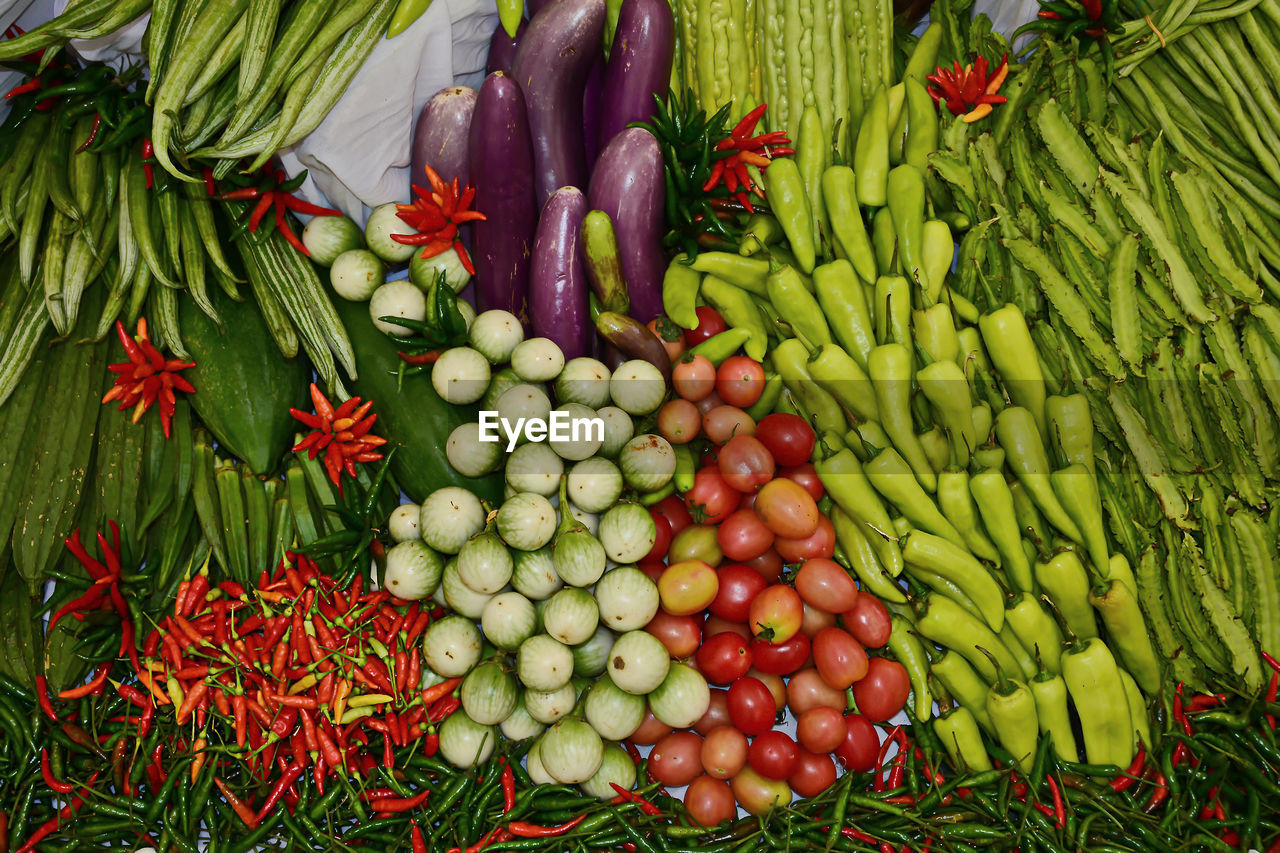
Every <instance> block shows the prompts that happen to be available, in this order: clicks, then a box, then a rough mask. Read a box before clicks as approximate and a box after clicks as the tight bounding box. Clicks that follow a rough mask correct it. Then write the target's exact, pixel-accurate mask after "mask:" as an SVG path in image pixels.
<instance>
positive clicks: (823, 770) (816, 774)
mask: <svg viewBox="0 0 1280 853" xmlns="http://www.w3.org/2000/svg"><path fill="white" fill-rule="evenodd" d="M799 753H800V754H799V757H798V758H797V760H796V769H795V770H793V771H791V775H790V776H788V777H787V784H788V785H790V786H791V789H792V790H793V791H795V792H796V793H797V794H799V795H800V796H802V797H816V796H818V795H819V794H821V793H822V792H823V791H825V790H827V789H828V788H830V787H831V786H832V785H834V784H835V783H836V763H835V762H834V761H832V760H831V756H830V755H826V754H820V753H816V752H810V751H809V750H807V749H804V748H801V749H800V750H799Z"/></svg>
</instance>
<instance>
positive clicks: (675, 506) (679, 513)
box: [649, 495, 693, 536]
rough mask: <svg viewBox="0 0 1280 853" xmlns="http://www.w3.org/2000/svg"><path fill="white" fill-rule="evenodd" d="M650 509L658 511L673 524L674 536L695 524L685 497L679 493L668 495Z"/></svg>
mask: <svg viewBox="0 0 1280 853" xmlns="http://www.w3.org/2000/svg"><path fill="white" fill-rule="evenodd" d="M649 511H650V512H654V513H657V514H658V515H661V516H662V517H663V518H665V519H666V520H667V523H668V524H670V525H671V535H672V536H675V535H676V534H677V533H679V532H680V531H681V530H684V529H685V528H686V527H688V526H689V525H690V524H693V519H692V518H691V517H690V516H689V509H688V507H686V506H685V505H684V499H683V498H681V497H680V496H679V495H667V496H666V497H665V498H663V499H662V500H660V501H658V502H657V503H656V504H654V505H653V506H651V507H649Z"/></svg>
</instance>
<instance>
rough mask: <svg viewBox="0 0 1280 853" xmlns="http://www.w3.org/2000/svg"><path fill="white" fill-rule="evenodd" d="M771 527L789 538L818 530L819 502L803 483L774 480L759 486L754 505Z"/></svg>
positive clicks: (811, 533) (799, 537)
mask: <svg viewBox="0 0 1280 853" xmlns="http://www.w3.org/2000/svg"><path fill="white" fill-rule="evenodd" d="M754 509H755V511H756V514H757V515H759V516H760V520H761V521H763V522H764V523H765V524H766V525H767V526H768V528H769V529H770V530H772V531H773V532H774V533H776V534H778V535H779V536H782V537H785V538H787V539H804V538H806V537H808V536H812V535H813V533H814V531H815V530H817V529H818V517H819V516H820V515H822V513H820V512H818V504H817V503H816V502H815V501H814V499H813V497H812V496H810V494H809V493H808V492H806V491H805V490H804V489H803V488H802V487H801V486H800V484H798V483H796V482H793V481H792V480H784V479H778V480H771V481H769V482H768V483H766V484H765V485H764V487H763V488H761V489H760V493H759V495H758V496H757V497H756V503H755V507H754Z"/></svg>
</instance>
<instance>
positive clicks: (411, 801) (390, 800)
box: [369, 789, 431, 814]
mask: <svg viewBox="0 0 1280 853" xmlns="http://www.w3.org/2000/svg"><path fill="white" fill-rule="evenodd" d="M430 794H431V790H430V789H428V790H426V791H423V792H422V793H420V794H417V795H415V796H412V797H379V798H377V799H376V800H373V801H372V802H371V803H369V808H371V809H373V810H374V811H377V812H391V813H393V814H394V813H397V812H408V811H413V810H414V809H416V808H417V807H418V806H420V805H422V804H423V803H425V802H426V801H427V797H428V796H429V795H430Z"/></svg>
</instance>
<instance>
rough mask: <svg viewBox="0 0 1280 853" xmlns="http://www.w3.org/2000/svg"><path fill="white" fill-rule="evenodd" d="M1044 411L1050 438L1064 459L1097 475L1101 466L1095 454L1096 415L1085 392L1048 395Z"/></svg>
mask: <svg viewBox="0 0 1280 853" xmlns="http://www.w3.org/2000/svg"><path fill="white" fill-rule="evenodd" d="M1044 411H1045V417H1046V419H1047V420H1048V429H1049V433H1048V434H1049V437H1050V438H1051V439H1053V441H1054V443H1055V444H1056V445H1057V447H1058V449H1059V450H1061V452H1062V456H1063V458H1064V459H1066V460H1067V462H1068V463H1070V464H1079V465H1083V466H1085V467H1086V468H1088V469H1089V473H1090V474H1092V475H1093V476H1094V477H1095V478H1096V477H1097V476H1098V468H1097V462H1096V461H1095V460H1094V456H1093V436H1094V430H1093V415H1092V414H1091V413H1090V411H1089V398H1088V397H1086V396H1084V395H1083V394H1071V395H1069V396H1066V397H1059V396H1052V397H1048V398H1046V399H1045V401H1044Z"/></svg>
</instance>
